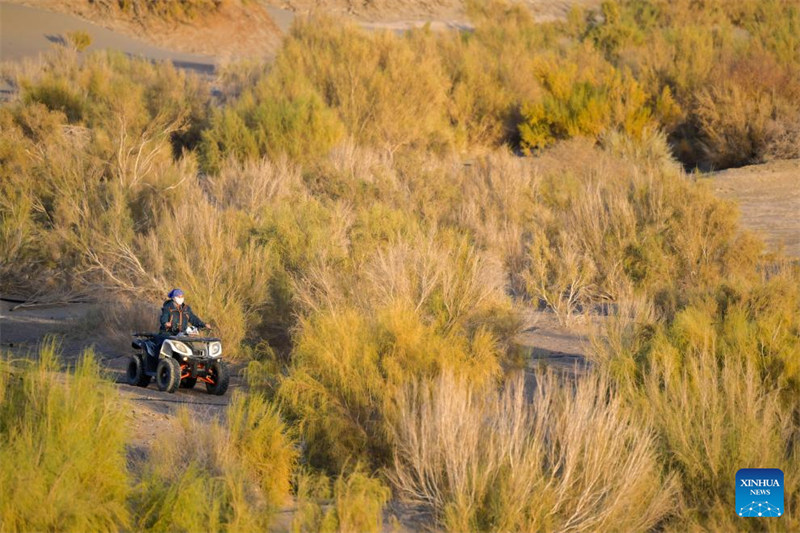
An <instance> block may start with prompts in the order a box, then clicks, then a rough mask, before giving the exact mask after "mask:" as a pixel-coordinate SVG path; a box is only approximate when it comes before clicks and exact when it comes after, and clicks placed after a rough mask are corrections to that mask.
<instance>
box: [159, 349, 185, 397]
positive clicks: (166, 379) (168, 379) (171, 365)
mask: <svg viewBox="0 0 800 533" xmlns="http://www.w3.org/2000/svg"><path fill="white" fill-rule="evenodd" d="M180 382H181V365H179V364H178V362H177V361H176V360H175V359H172V358H171V357H165V358H164V359H161V360H160V361H159V362H158V366H157V367H156V385H158V390H160V391H166V392H175V390H177V388H178V385H179V384H180Z"/></svg>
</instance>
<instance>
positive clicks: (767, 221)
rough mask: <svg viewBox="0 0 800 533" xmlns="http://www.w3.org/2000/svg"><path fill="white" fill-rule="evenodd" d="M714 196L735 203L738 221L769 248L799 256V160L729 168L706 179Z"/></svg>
mask: <svg viewBox="0 0 800 533" xmlns="http://www.w3.org/2000/svg"><path fill="white" fill-rule="evenodd" d="M708 179H709V180H710V182H711V186H712V188H713V190H714V192H715V194H717V195H718V196H720V197H722V198H727V199H730V200H734V201H736V202H737V203H738V204H739V209H740V211H741V216H742V219H741V223H742V226H744V227H745V228H747V229H750V230H753V231H755V232H756V233H757V234H759V235H760V236H761V237H762V238H763V239H764V241H765V242H766V243H767V247H768V248H769V249H772V250H775V249H777V248H780V247H781V246H783V250H784V252H785V253H786V254H787V255H790V256H793V257H800V159H791V160H785V161H772V162H769V163H764V164H763V165H751V166H747V167H742V168H733V169H728V170H723V171H721V172H716V173H714V174H711V175H710V177H709V178H708Z"/></svg>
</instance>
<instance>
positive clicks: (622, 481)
mask: <svg viewBox="0 0 800 533" xmlns="http://www.w3.org/2000/svg"><path fill="white" fill-rule="evenodd" d="M397 412H398V416H397V419H396V421H395V423H394V425H393V428H394V431H395V443H396V445H395V460H394V468H393V470H392V471H391V474H390V477H391V478H392V480H393V482H394V485H395V486H396V487H397V490H398V491H399V493H400V494H401V495H402V496H404V497H405V498H408V499H410V500H411V501H413V502H417V503H420V504H423V505H426V506H429V507H430V508H431V510H432V511H434V513H435V514H436V516H437V517H438V519H439V520H440V522H441V523H442V525H443V526H444V527H445V528H446V529H447V530H449V531H514V530H524V531H551V530H552V531H611V530H613V531H633V530H636V531H643V530H648V529H650V528H652V527H654V526H656V525H657V524H659V523H660V522H661V521H663V520H664V519H665V518H666V517H667V516H668V515H669V513H670V512H671V509H672V508H673V505H674V503H675V498H676V494H677V484H676V483H675V479H674V478H673V477H672V476H666V477H664V476H663V474H662V471H661V467H660V465H659V463H658V458H657V455H656V449H655V442H656V441H655V439H654V435H653V433H652V432H651V431H650V430H648V429H647V428H646V427H643V425H642V424H641V423H640V421H638V420H636V418H635V417H634V415H633V412H632V411H630V410H629V409H628V408H627V407H626V406H625V405H624V402H623V401H622V399H620V398H619V397H618V396H617V395H616V394H615V393H614V392H613V390H612V385H611V383H610V382H609V381H608V380H607V379H606V378H602V377H590V378H585V379H583V380H581V381H580V382H579V383H578V384H576V386H575V387H574V388H573V387H569V386H566V387H565V386H564V385H563V384H560V383H558V381H557V379H556V378H554V377H553V376H551V375H538V376H537V379H536V390H535V392H534V393H533V398H532V400H530V401H529V400H528V399H526V398H525V395H524V391H523V384H522V381H521V378H519V379H517V380H516V381H511V382H508V383H507V384H506V387H505V389H504V391H503V392H500V393H497V392H495V391H494V390H492V389H486V388H480V387H474V386H470V385H469V384H468V383H466V382H464V381H462V380H459V379H455V378H453V376H452V375H449V374H444V375H442V376H440V377H439V378H438V379H436V380H433V381H430V382H422V383H417V384H415V385H411V386H408V387H406V388H405V389H404V391H403V392H402V393H401V394H400V396H399V398H398V411H397Z"/></svg>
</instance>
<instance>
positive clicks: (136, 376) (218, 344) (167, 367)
mask: <svg viewBox="0 0 800 533" xmlns="http://www.w3.org/2000/svg"><path fill="white" fill-rule="evenodd" d="M159 342H160V343H161V345H160V346H159ZM131 346H133V348H134V350H136V352H135V353H134V354H133V356H132V357H131V360H130V362H129V363H128V371H127V381H128V383H129V384H130V385H137V386H139V387H147V386H148V385H149V384H150V380H151V379H153V378H155V380H156V385H157V386H158V389H159V390H161V391H166V392H175V391H176V390H177V389H178V387H179V386H180V387H185V388H189V389H191V388H193V387H194V386H195V384H196V383H197V381H198V380H200V381H204V382H205V384H206V390H207V391H208V393H209V394H216V395H218V396H221V395H223V394H225V391H227V390H228V382H229V380H230V375H229V372H228V368H227V365H226V364H225V363H224V362H223V360H222V341H221V340H220V339H218V338H216V337H199V336H194V335H187V334H179V335H172V336H165V335H159V334H156V333H134V334H133V342H132V343H131Z"/></svg>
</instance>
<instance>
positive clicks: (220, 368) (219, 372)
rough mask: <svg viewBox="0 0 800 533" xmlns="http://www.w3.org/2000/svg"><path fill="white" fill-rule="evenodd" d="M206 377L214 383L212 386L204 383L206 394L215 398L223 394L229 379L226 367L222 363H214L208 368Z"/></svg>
mask: <svg viewBox="0 0 800 533" xmlns="http://www.w3.org/2000/svg"><path fill="white" fill-rule="evenodd" d="M208 377H209V378H210V379H211V381H213V382H214V383H213V384H212V383H208V382H206V390H207V391H208V393H209V394H214V395H216V396H222V395H223V394H225V391H227V390H228V383H229V382H230V379H231V376H230V373H229V372H228V367H227V365H225V364H224V363H223V362H222V361H214V362H213V363H211V365H210V366H209V367H208Z"/></svg>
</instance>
